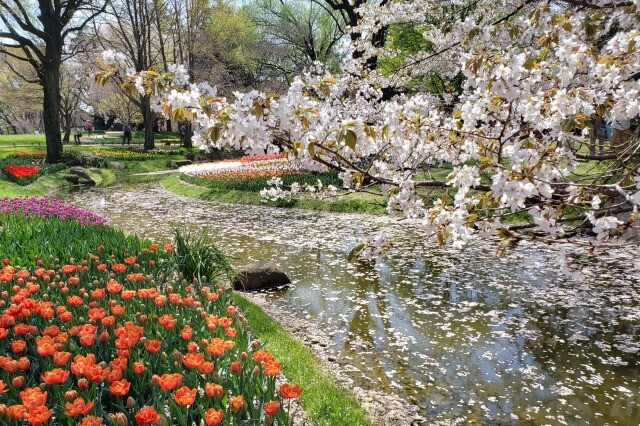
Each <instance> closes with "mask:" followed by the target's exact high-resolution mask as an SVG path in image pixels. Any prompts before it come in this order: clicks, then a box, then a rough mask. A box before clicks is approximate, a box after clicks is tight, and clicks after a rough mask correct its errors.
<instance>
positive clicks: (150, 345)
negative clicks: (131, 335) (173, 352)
mask: <svg viewBox="0 0 640 426" xmlns="http://www.w3.org/2000/svg"><path fill="white" fill-rule="evenodd" d="M144 349H145V350H146V351H147V352H149V353H150V354H155V353H157V352H159V351H160V349H162V342H160V340H157V339H151V340H147V341H146V342H144Z"/></svg>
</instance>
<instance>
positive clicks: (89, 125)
mask: <svg viewBox="0 0 640 426" xmlns="http://www.w3.org/2000/svg"><path fill="white" fill-rule="evenodd" d="M85 127H86V129H87V135H89V137H91V132H93V124H91V122H90V121H87V125H86V126H85Z"/></svg>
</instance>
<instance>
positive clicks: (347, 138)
mask: <svg viewBox="0 0 640 426" xmlns="http://www.w3.org/2000/svg"><path fill="white" fill-rule="evenodd" d="M344 142H345V144H347V146H348V147H349V148H351V150H352V151H355V150H356V143H357V142H358V136H357V135H356V132H355V131H353V130H352V129H346V132H345V135H344Z"/></svg>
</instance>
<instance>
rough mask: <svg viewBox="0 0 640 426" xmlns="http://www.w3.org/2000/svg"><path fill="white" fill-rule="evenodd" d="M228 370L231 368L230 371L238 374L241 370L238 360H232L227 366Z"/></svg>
mask: <svg viewBox="0 0 640 426" xmlns="http://www.w3.org/2000/svg"><path fill="white" fill-rule="evenodd" d="M229 370H231V372H232V373H234V374H238V373H239V372H241V371H242V364H240V362H238V361H233V362H232V363H231V365H230V366H229Z"/></svg>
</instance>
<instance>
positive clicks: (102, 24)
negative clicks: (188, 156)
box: [0, 0, 167, 150]
mask: <svg viewBox="0 0 640 426" xmlns="http://www.w3.org/2000/svg"><path fill="white" fill-rule="evenodd" d="M0 1H1V0H0ZM165 10H166V9H165V5H164V4H163V3H162V2H160V1H159V0H112V1H111V2H110V3H109V5H108V7H107V10H106V13H105V14H104V15H102V16H101V17H100V18H98V19H96V21H95V22H94V31H95V41H96V44H97V45H98V46H99V48H100V49H101V50H115V51H118V52H121V53H122V54H124V55H125V57H126V60H127V64H128V66H129V67H131V68H133V69H135V70H136V71H142V70H150V69H155V70H163V69H165V68H166V66H167V63H166V61H167V56H166V52H165V51H164V49H165V47H164V41H163V37H165V36H166V35H165V34H164V33H163V27H162V20H163V19H164V18H163V17H164V16H165ZM118 78H119V77H117V76H116V79H118ZM120 82H122V81H121V80H120ZM123 93H124V94H125V95H126V96H127V97H128V98H129V100H130V101H131V102H132V103H134V104H135V105H136V106H137V107H138V108H139V110H140V115H141V116H142V122H143V124H144V129H145V136H144V149H145V150H150V149H154V148H155V142H154V125H155V121H156V119H157V117H156V114H155V112H153V110H152V108H151V98H150V97H149V96H147V95H144V94H139V93H131V92H126V93H125V92H123Z"/></svg>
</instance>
